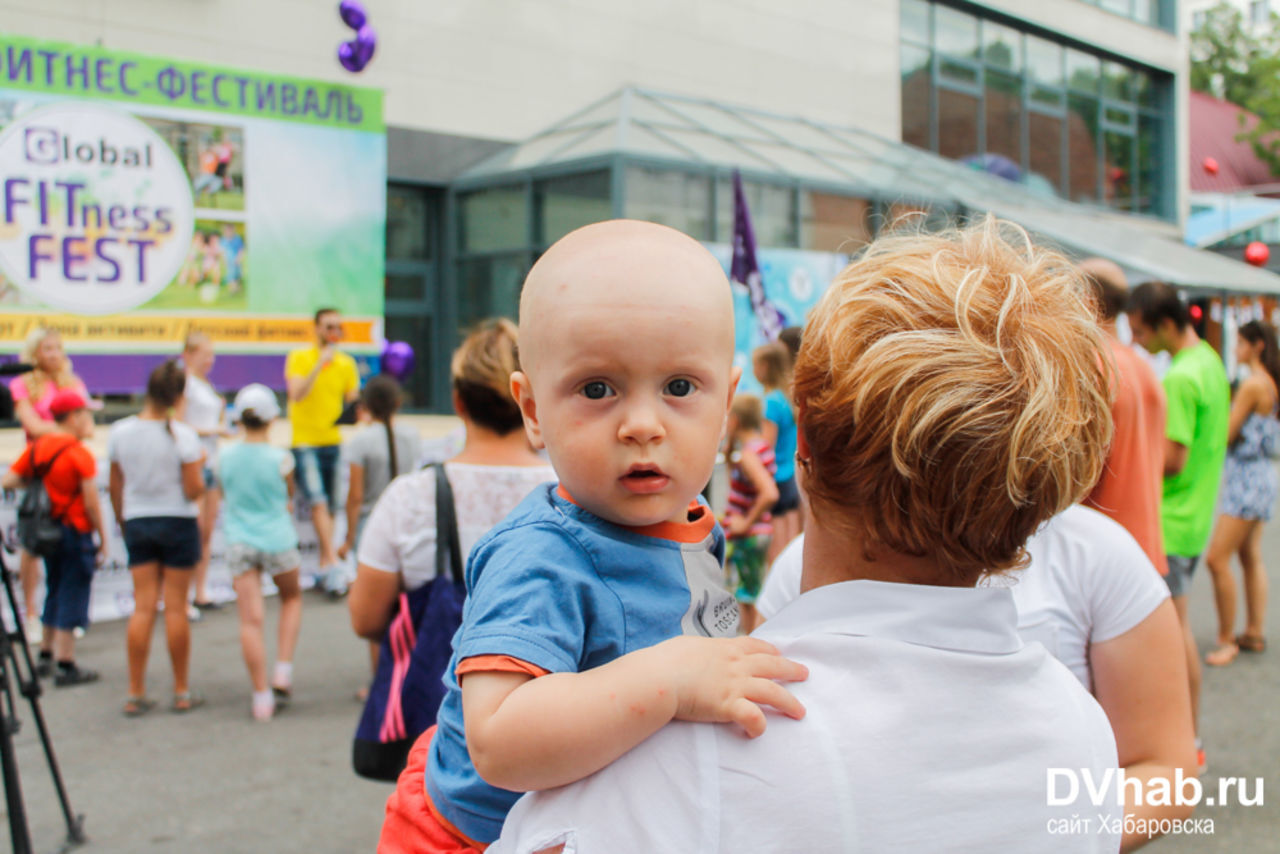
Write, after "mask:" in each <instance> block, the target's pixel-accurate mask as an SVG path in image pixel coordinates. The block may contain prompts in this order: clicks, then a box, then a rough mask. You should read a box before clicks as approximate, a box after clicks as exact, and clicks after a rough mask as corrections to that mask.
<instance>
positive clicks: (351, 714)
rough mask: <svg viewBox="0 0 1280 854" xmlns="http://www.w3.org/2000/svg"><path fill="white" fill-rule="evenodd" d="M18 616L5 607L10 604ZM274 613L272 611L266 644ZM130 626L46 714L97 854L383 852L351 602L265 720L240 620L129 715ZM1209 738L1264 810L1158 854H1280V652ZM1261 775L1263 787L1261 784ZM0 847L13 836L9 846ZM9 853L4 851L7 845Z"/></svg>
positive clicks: (312, 626) (324, 630) (307, 631)
mask: <svg viewBox="0 0 1280 854" xmlns="http://www.w3.org/2000/svg"><path fill="white" fill-rule="evenodd" d="M1263 542H1264V554H1265V555H1266V556H1267V558H1268V560H1269V575H1270V578H1271V580H1272V590H1273V591H1276V592H1274V593H1273V597H1272V600H1273V603H1277V604H1275V605H1273V618H1272V623H1271V625H1272V627H1273V628H1272V635H1273V638H1272V639H1273V641H1275V642H1277V643H1280V627H1278V626H1280V623H1278V622H1277V621H1278V620H1280V522H1277V523H1273V524H1272V525H1270V526H1269V527H1268V528H1267V530H1266V534H1265V536H1264V541H1263ZM1191 600H1192V608H1191V613H1192V620H1193V625H1194V627H1195V629H1196V634H1197V637H1198V639H1199V641H1200V644H1201V647H1202V650H1205V649H1208V648H1210V644H1211V642H1212V641H1213V638H1214V624H1213V619H1214V618H1213V610H1212V594H1211V589H1210V585H1209V579H1208V577H1207V576H1206V574H1205V572H1204V569H1203V568H1201V569H1200V570H1198V571H1197V574H1196V578H1195V580H1194V585H1193V588H1192V593H1191ZM6 607H7V606H6ZM275 613H276V603H275V600H274V599H270V600H268V609H267V619H268V626H269V649H273V648H274V638H273V636H272V635H271V631H273V627H274V620H275ZM124 627H125V624H124V622H123V621H118V622H110V623H102V624H99V625H95V626H93V627H92V629H91V630H90V631H89V634H88V635H87V636H86V637H85V638H84V639H83V640H81V641H80V643H79V656H78V657H79V659H80V661H81V662H82V663H83V664H84V665H85V666H89V667H93V668H95V669H97V670H99V671H100V672H101V674H102V679H101V681H99V682H97V683H95V684H91V685H85V686H79V687H75V688H62V689H54V688H52V687H49V688H47V689H46V692H45V694H44V695H43V696H42V697H41V698H40V701H39V702H40V706H41V708H42V709H43V712H44V716H45V718H46V720H47V722H48V726H49V730H50V732H51V733H52V741H53V746H54V750H55V752H56V756H57V759H58V762H59V764H60V765H61V768H62V773H63V777H64V779H65V782H66V788H67V792H68V795H69V797H70V801H71V804H72V807H73V809H74V810H75V811H76V812H77V813H82V814H83V815H84V816H85V822H84V829H85V832H86V834H87V836H88V840H89V841H88V843H87V844H86V845H85V846H84V847H83V848H82V849H80V850H84V851H96V852H192V854H203V852H219V854H221V852H253V854H256V852H320V853H323V852H335V854H336V852H364V851H372V850H373V849H374V847H375V844H376V841H377V837H378V830H379V827H380V825H381V820H382V809H383V804H384V803H385V800H386V796H387V794H388V792H389V784H383V783H375V782H369V781H365V780H361V779H359V778H357V777H356V776H355V775H354V774H353V773H352V771H351V764H350V743H351V735H352V732H353V731H354V728H355V723H356V718H357V717H358V715H359V712H360V708H361V706H360V704H359V703H358V702H357V701H356V699H355V697H354V695H355V692H356V690H357V689H358V688H360V687H361V685H362V684H363V683H364V681H365V680H366V678H367V675H368V667H369V664H368V653H367V648H366V647H365V645H364V644H363V643H362V642H360V641H357V640H356V639H355V637H354V636H353V635H352V634H351V631H350V628H349V625H348V621H347V612H346V603H345V602H331V601H329V600H328V599H326V598H324V597H323V596H321V595H319V594H315V593H309V594H307V595H306V596H305V604H304V614H303V624H302V636H301V639H300V642H299V645H298V654H297V658H296V662H295V684H296V689H295V696H294V701H293V704H292V706H291V707H290V708H289V709H288V710H287V711H285V712H283V713H281V714H280V715H279V716H278V717H277V718H276V719H275V720H273V721H271V722H269V723H256V722H254V721H253V720H252V718H251V716H250V711H249V683H248V677H247V676H246V674H245V670H244V665H243V663H242V661H241V658H240V648H239V634H238V632H239V625H238V621H237V619H236V616H235V613H234V609H233V608H228V609H225V610H223V611H219V612H214V613H210V614H208V615H207V616H206V617H205V619H204V620H203V621H202V622H201V623H199V624H197V625H194V626H193V627H192V667H191V672H192V685H193V687H195V688H196V689H198V690H200V691H202V692H203V693H204V695H205V697H206V698H207V703H206V705H205V706H203V707H202V708H199V709H197V710H195V711H193V712H191V713H189V714H186V715H178V714H173V713H171V712H169V711H168V710H167V702H168V699H169V696H170V694H171V689H172V685H171V681H170V676H169V664H168V658H167V653H166V650H165V647H164V638H163V633H162V631H161V627H160V626H159V625H157V627H156V634H155V638H154V641H153V646H152V650H151V659H150V666H149V670H148V673H149V677H148V685H149V692H150V694H151V695H152V696H153V697H154V698H155V699H157V700H158V701H160V704H159V705H158V706H157V708H156V709H155V710H153V711H152V712H151V713H150V714H148V715H146V716H144V717H141V718H137V719H126V718H125V717H123V716H122V715H121V711H120V709H121V705H122V703H123V701H124V698H125V688H126V678H125V656H124ZM18 701H19V702H18V718H19V719H20V721H21V724H22V725H21V729H20V731H19V732H18V733H17V735H16V736H15V744H16V750H15V752H16V755H17V759H18V766H19V769H20V773H21V779H22V793H23V797H24V800H25V804H26V811H27V815H28V819H29V824H30V828H31V834H32V838H33V841H34V849H33V850H34V851H37V852H46V851H55V850H57V849H58V846H59V844H60V843H61V842H62V841H63V840H64V838H65V836H66V829H65V825H64V824H63V821H62V814H61V811H60V809H59V807H58V802H57V800H56V797H55V794H54V789H53V787H52V785H51V782H50V780H51V777H50V774H49V772H48V770H47V766H46V764H45V760H44V755H43V750H42V748H41V745H40V741H39V739H38V737H37V734H36V728H35V726H34V722H33V720H32V714H31V709H30V707H29V706H28V705H27V703H26V701H25V700H24V699H22V698H21V697H19V698H18ZM1202 721H1203V722H1202V727H1201V730H1202V735H1203V737H1204V741H1205V745H1206V748H1207V750H1208V762H1209V770H1208V773H1207V774H1206V775H1205V777H1204V778H1203V783H1204V784H1205V786H1206V789H1207V790H1208V791H1210V792H1216V791H1217V787H1218V779H1219V777H1238V778H1245V779H1246V781H1247V785H1246V792H1247V793H1249V794H1251V795H1253V796H1255V797H1256V796H1257V794H1258V792H1259V791H1261V793H1262V798H1263V803H1261V804H1258V805H1255V806H1243V805H1238V804H1236V805H1231V806H1221V805H1215V806H1213V807H1208V806H1204V807H1201V808H1200V809H1199V810H1198V811H1197V813H1196V817H1197V818H1201V819H1212V820H1213V826H1214V832H1213V835H1211V836H1210V835H1196V836H1187V837H1181V838H1168V839H1165V840H1161V841H1159V842H1157V843H1155V844H1154V845H1153V846H1152V847H1151V848H1150V849H1148V850H1151V851H1163V852H1168V854H1175V852H1193V851H1194V852H1201V851H1208V852H1216V851H1248V852H1251V854H1260V852H1280V773H1278V771H1280V761H1278V760H1280V646H1277V647H1276V648H1274V649H1273V650H1272V651H1270V652H1267V653H1265V654H1262V655H1242V656H1241V657H1240V659H1239V660H1238V662H1237V663H1236V664H1235V665H1233V666H1231V667H1229V668H1225V669H1213V668H1206V672H1205V682H1204V701H1203V718H1202ZM1258 778H1264V782H1263V784H1262V787H1261V789H1259V786H1258V784H1257V782H1256V781H1257V779H1258ZM0 838H2V837H0ZM3 845H4V843H0V850H4V848H3Z"/></svg>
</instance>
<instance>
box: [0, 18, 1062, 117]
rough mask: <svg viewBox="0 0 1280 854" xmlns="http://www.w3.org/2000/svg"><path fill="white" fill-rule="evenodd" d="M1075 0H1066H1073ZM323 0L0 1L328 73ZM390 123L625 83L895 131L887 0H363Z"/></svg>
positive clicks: (334, 39)
mask: <svg viewBox="0 0 1280 854" xmlns="http://www.w3.org/2000/svg"><path fill="white" fill-rule="evenodd" d="M1073 2H1074V0H1073ZM336 5H337V4H336V2H322V0H0V28H3V29H4V30H5V31H9V32H15V33H19V34H22V35H28V36H34V37H43V38H50V39H59V40H65V41H72V42H77V43H82V44H84V43H88V44H94V43H100V44H102V45H103V46H106V47H110V48H113V49H118V50H131V51H139V52H147V53H154V54H160V55H170V56H177V57H185V58H190V59H195V60H200V61H205V62H217V63H220V64H225V65H230V66H240V67H248V68H257V69H263V70H267V71H276V72H288V73H290V74H295V75H301V76H307V77H317V78H325V79H342V78H343V77H346V76H349V75H346V72H344V71H342V70H341V69H340V67H339V66H338V63H337V60H336V58H335V57H334V51H335V49H336V47H337V44H338V43H339V42H340V41H341V40H342V39H344V38H348V37H349V36H350V31H349V30H346V29H345V28H344V27H343V25H342V23H341V22H340V21H339V20H338V15H337V12H336ZM365 5H366V8H367V9H368V11H369V18H370V21H371V23H372V24H373V26H374V27H375V28H376V29H377V31H378V33H379V44H378V54H377V56H376V57H375V59H374V61H373V63H372V64H371V65H370V67H369V68H368V70H367V71H365V72H364V73H363V74H361V75H359V78H358V80H359V82H360V83H362V84H365V85H369V86H376V87H380V88H382V89H385V90H386V93H387V96H386V119H387V123H388V124H390V125H396V126H400V127H406V128H416V129H424V130H432V131H439V132H443V133H449V134H457V135H460V136H470V137H483V138H490V139H500V140H519V139H522V138H524V137H526V136H528V135H531V134H533V133H534V132H536V131H538V130H541V129H542V128H544V127H546V126H548V125H549V124H551V123H553V122H555V121H557V120H558V119H560V118H562V117H564V116H565V115H567V114H569V113H571V112H573V111H575V110H577V109H580V108H581V107H582V106H584V105H586V104H588V103H590V102H592V101H593V100H596V99H598V98H600V97H602V96H603V95H605V94H607V93H609V92H611V91H613V90H615V89H618V88H621V87H622V86H624V85H626V84H635V85H641V86H645V87H650V88H655V89H661V90H666V91H671V92H676V93H680V94H688V95H699V96H703V97H707V98H711V99H715V100H722V101H726V102H729V103H734V104H744V105H748V106H753V107H757V108H761V109H765V110H771V111H776V112H781V113H787V114H803V115H806V116H809V117H811V118H814V119H819V120H823V121H827V122H832V123H835V124H841V125H857V126H859V127H864V128H868V129H870V130H873V131H875V132H877V133H881V134H884V135H886V136H890V137H893V138H897V137H898V135H899V117H898V112H899V108H898V98H897V56H898V40H897V36H898V19H897V4H896V2H879V1H878V0H861V2H852V3H851V2H848V0H789V2H786V3H781V2H774V0H646V2H643V3H640V2H629V0H537V2H529V0H524V2H521V0H431V2H424V0H365Z"/></svg>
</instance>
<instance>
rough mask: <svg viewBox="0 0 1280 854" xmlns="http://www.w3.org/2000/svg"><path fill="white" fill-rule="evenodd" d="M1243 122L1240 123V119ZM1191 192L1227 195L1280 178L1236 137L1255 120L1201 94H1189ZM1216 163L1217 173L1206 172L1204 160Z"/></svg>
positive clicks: (1249, 115)
mask: <svg viewBox="0 0 1280 854" xmlns="http://www.w3.org/2000/svg"><path fill="white" fill-rule="evenodd" d="M1242 115H1243V116H1244V117H1245V123H1244V124H1243V125H1242V124H1241V123H1240V116H1242ZM1189 118H1190V125H1191V145H1190V149H1191V191H1192V192H1195V193H1228V192H1232V191H1234V190H1240V189H1243V188H1245V187H1252V186H1255V185H1257V184H1274V183H1277V182H1278V181H1280V178H1277V177H1276V176H1273V175H1272V174H1271V169H1270V167H1268V166H1267V164H1266V162H1265V161H1264V160H1262V159H1261V158H1259V157H1258V155H1256V154H1254V152H1253V146H1251V145H1250V144H1249V143H1248V142H1245V141H1242V142H1237V141H1236V137H1237V136H1238V135H1239V134H1240V133H1242V132H1243V131H1245V130H1247V129H1249V128H1252V127H1254V126H1255V125H1256V124H1257V123H1258V117H1257V116H1256V115H1254V114H1253V113H1250V112H1249V111H1247V110H1245V109H1244V108H1243V107H1238V106H1236V105H1235V104H1232V103H1230V102H1229V101H1222V100H1219V99H1218V98H1215V97H1213V96H1212V95H1206V94H1205V93H1204V92H1194V91H1193V92H1192V93H1191V109H1190V115H1189ZM1206 157H1212V158H1213V159H1214V160H1216V161H1218V174H1216V175H1210V174H1209V173H1208V172H1206V171H1205V168H1204V160H1205V158H1206Z"/></svg>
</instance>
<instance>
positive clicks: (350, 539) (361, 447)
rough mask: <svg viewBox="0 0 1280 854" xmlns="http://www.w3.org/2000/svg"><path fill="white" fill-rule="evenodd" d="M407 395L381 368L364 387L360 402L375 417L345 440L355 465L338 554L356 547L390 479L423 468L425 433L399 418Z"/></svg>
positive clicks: (341, 557)
mask: <svg viewBox="0 0 1280 854" xmlns="http://www.w3.org/2000/svg"><path fill="white" fill-rule="evenodd" d="M402 400H403V395H402V394H401V391H400V384H399V383H398V382H396V381H395V379H394V378H393V377H390V376H387V375H386V374H378V375H377V376H375V377H373V378H371V379H370V380H369V382H367V383H365V386H364V388H363V389H361V391H360V405H361V407H362V408H363V409H364V411H365V412H366V413H368V415H369V418H370V419H372V421H373V423H372V424H369V425H367V426H365V427H362V428H361V429H360V430H358V431H356V433H355V435H354V436H352V437H351V438H350V439H348V440H347V441H346V442H345V443H343V446H342V456H343V457H344V458H345V459H346V461H347V465H348V466H349V467H350V476H349V477H348V478H347V536H346V539H345V540H344V541H343V543H342V545H340V546H338V559H339V560H345V559H346V557H347V555H348V554H350V553H351V552H353V551H355V548H356V543H357V542H358V541H359V538H360V532H361V531H362V530H363V529H364V523H365V521H366V520H367V519H368V518H369V513H370V512H372V511H373V505H374V504H377V503H378V498H379V496H381V495H382V491H383V490H384V489H386V488H387V484H389V483H391V481H393V480H395V479H396V478H397V477H399V476H400V475H402V474H408V473H409V472H411V471H413V470H414V469H415V468H417V465H418V458H419V457H420V456H422V437H420V436H419V435H418V431H417V430H416V429H415V428H414V427H413V426H412V425H410V424H404V423H400V422H397V421H395V414H396V413H397V412H399V411H400V404H401V402H402Z"/></svg>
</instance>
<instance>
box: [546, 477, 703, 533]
mask: <svg viewBox="0 0 1280 854" xmlns="http://www.w3.org/2000/svg"><path fill="white" fill-rule="evenodd" d="M556 495H559V496H560V497H561V498H563V499H564V500H565V501H568V502H569V503H570V504H572V505H574V506H575V507H581V506H582V505H581V504H579V503H578V502H577V501H574V500H573V496H572V495H570V494H569V491H568V490H567V489H565V488H564V484H556ZM688 513H689V521H688V522H655V523H654V524H652V525H618V527H619V528H622V529H623V530H627V531H630V532H632V533H633V534H642V535H643V536H646V537H656V538H658V539H660V540H671V541H672V542H676V543H690V544H693V543H700V542H702V541H703V540H705V539H706V538H707V537H709V536H710V535H711V531H712V530H713V529H714V528H715V526H716V517H715V515H714V514H712V513H711V512H710V510H709V509H708V508H707V506H706V505H705V504H699V503H698V502H697V501H690V502H689V509H688Z"/></svg>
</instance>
